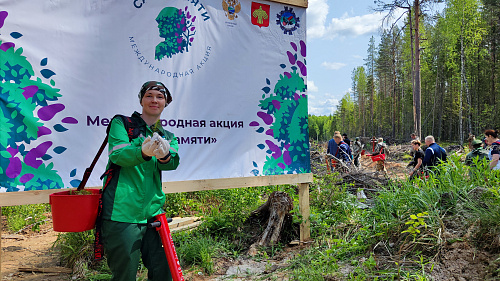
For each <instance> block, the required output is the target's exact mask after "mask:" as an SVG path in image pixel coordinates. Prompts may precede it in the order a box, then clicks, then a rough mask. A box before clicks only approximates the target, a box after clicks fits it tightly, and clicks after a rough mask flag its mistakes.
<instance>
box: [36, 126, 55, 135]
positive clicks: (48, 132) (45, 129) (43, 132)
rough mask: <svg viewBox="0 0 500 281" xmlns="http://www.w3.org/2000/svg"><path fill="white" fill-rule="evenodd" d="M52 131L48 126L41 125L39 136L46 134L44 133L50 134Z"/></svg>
mask: <svg viewBox="0 0 500 281" xmlns="http://www.w3.org/2000/svg"><path fill="white" fill-rule="evenodd" d="M51 133H52V131H51V130H50V129H49V128H46V127H43V126H42V127H39V128H38V137H41V136H44V135H50V134H51Z"/></svg>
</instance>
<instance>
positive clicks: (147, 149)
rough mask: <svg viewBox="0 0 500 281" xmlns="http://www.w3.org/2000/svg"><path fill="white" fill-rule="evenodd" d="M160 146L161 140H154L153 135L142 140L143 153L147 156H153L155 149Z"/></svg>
mask: <svg viewBox="0 0 500 281" xmlns="http://www.w3.org/2000/svg"><path fill="white" fill-rule="evenodd" d="M158 146H159V142H155V141H152V139H151V137H149V136H148V137H147V138H146V139H145V140H144V142H142V153H143V154H144V155H146V156H149V157H152V156H154V155H155V153H154V151H155V149H157V148H158Z"/></svg>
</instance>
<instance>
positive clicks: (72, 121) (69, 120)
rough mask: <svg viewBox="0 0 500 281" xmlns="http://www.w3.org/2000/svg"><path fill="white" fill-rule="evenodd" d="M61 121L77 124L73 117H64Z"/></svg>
mask: <svg viewBox="0 0 500 281" xmlns="http://www.w3.org/2000/svg"><path fill="white" fill-rule="evenodd" d="M61 122H63V123H66V124H78V120H76V119H75V118H73V117H65V118H63V120H61Z"/></svg>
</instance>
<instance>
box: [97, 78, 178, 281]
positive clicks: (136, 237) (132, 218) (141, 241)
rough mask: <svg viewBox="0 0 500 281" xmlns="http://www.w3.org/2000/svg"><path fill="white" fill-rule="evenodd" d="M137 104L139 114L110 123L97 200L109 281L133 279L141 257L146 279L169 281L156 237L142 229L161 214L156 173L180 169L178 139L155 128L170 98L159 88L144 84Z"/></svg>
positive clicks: (159, 180) (158, 84)
mask: <svg viewBox="0 0 500 281" xmlns="http://www.w3.org/2000/svg"><path fill="white" fill-rule="evenodd" d="M139 101H140V104H141V106H142V113H138V112H134V113H133V114H132V116H131V117H123V118H113V120H112V122H111V124H110V127H109V135H108V149H109V161H108V166H107V171H106V173H105V176H104V191H103V195H102V238H103V244H104V251H105V254H106V256H107V262H108V265H109V268H110V269H111V271H112V273H113V277H112V280H120V281H129V280H130V281H132V280H136V275H137V269H138V267H139V261H140V258H141V257H142V260H143V263H144V265H145V266H146V268H147V269H148V280H162V281H165V280H172V277H171V274H170V270H169V267H168V262H167V259H166V256H165V252H164V250H163V248H162V242H161V239H160V236H159V235H158V233H157V231H156V230H155V229H151V228H148V227H147V223H148V222H151V221H153V220H154V216H155V215H158V214H161V213H163V210H162V207H163V205H164V203H165V194H164V193H163V191H162V178H161V172H162V171H165V170H175V169H176V168H177V167H178V165H179V155H178V153H177V151H178V148H179V145H178V141H177V138H176V137H175V136H174V134H173V133H171V132H168V131H166V130H164V129H163V127H162V126H161V124H160V122H161V121H160V115H161V113H162V112H163V110H164V109H165V107H167V105H168V104H170V102H171V101H172V96H171V94H170V92H169V91H168V89H167V88H166V87H165V85H164V84H163V83H161V82H156V81H148V82H146V83H144V84H143V86H142V87H141V90H140V92H139ZM131 132H133V133H131Z"/></svg>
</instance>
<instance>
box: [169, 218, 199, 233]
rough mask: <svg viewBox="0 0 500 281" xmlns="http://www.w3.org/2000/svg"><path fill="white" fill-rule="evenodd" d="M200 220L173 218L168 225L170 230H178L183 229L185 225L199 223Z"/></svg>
mask: <svg viewBox="0 0 500 281" xmlns="http://www.w3.org/2000/svg"><path fill="white" fill-rule="evenodd" d="M199 220H200V218H199V217H185V218H179V217H175V218H172V222H170V223H169V224H168V228H169V229H170V230H172V229H174V228H178V227H181V226H184V225H188V224H192V223H194V222H197V221H199Z"/></svg>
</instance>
